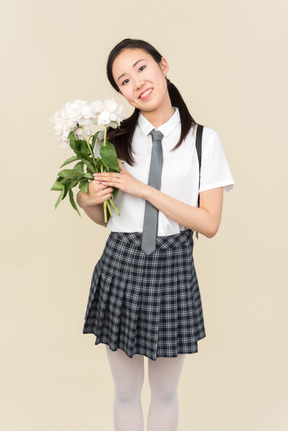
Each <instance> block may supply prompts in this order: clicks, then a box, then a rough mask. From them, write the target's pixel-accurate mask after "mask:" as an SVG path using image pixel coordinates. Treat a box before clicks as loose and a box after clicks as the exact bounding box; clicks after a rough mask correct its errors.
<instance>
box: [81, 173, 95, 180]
mask: <svg viewBox="0 0 288 431" xmlns="http://www.w3.org/2000/svg"><path fill="white" fill-rule="evenodd" d="M83 178H88V180H94V177H93V175H92V174H91V172H87V173H86V174H84V175H83Z"/></svg>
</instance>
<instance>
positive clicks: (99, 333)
mask: <svg viewBox="0 0 288 431" xmlns="http://www.w3.org/2000/svg"><path fill="white" fill-rule="evenodd" d="M141 241H142V234H141V233H123V232H111V234H110V236H109V238H108V240H107V243H106V246H105V249H104V252H103V255H102V257H101V259H100V260H99V262H98V263H97V265H96V267H95V269H94V272H93V276H92V283H91V288H90V292H89V297H88V305H87V310H86V315H85V324H84V328H83V333H84V334H87V333H93V334H95V335H96V341H95V344H99V343H104V344H107V345H108V346H109V347H110V349H111V350H113V351H115V350H117V349H118V348H119V349H121V350H123V351H124V352H125V353H126V354H127V355H128V356H129V357H131V358H132V357H133V355H135V354H141V355H144V356H147V357H148V358H150V359H152V360H156V358H157V357H175V356H177V354H180V353H196V352H197V351H198V346H197V341H198V340H200V339H201V338H204V337H205V336H206V334H205V328H204V319H203V312H202V304H201V296H200V291H199V287H198V281H197V276H196V272H195V268H194V262H193V238H192V232H191V231H190V230H185V231H184V232H181V233H179V234H175V235H170V236H165V237H161V236H160V237H157V240H156V250H155V251H154V252H153V253H152V254H150V255H147V254H146V253H144V252H143V251H142V250H141Z"/></svg>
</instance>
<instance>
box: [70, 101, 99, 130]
mask: <svg viewBox="0 0 288 431" xmlns="http://www.w3.org/2000/svg"><path fill="white" fill-rule="evenodd" d="M63 109H64V111H65V113H66V115H67V117H68V118H69V119H70V120H71V121H72V122H75V123H79V124H80V126H84V125H88V124H89V121H90V119H91V118H93V117H94V114H93V113H92V109H91V107H90V106H89V105H88V102H86V101H85V100H80V99H77V100H74V102H67V103H66V104H65V106H64V108H63Z"/></svg>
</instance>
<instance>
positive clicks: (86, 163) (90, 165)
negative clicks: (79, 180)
mask: <svg viewBox="0 0 288 431" xmlns="http://www.w3.org/2000/svg"><path fill="white" fill-rule="evenodd" d="M90 160H91V159H90ZM90 160H86V159H82V161H83V163H85V165H86V166H87V168H88V169H89V171H90V172H91V173H92V174H93V173H95V172H96V169H95V166H94V164H93V163H92V162H91V161H90Z"/></svg>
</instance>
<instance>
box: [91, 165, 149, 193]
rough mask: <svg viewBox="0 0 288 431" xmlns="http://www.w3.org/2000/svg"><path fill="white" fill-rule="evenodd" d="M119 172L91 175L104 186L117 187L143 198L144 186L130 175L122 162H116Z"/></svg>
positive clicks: (145, 187)
mask: <svg viewBox="0 0 288 431" xmlns="http://www.w3.org/2000/svg"><path fill="white" fill-rule="evenodd" d="M118 163H119V169H120V172H103V173H97V174H93V176H94V179H95V180H97V181H100V182H101V183H102V184H103V185H104V186H107V187H108V186H109V187H117V188H118V189H119V190H121V191H122V192H125V193H129V194H130V195H133V196H137V197H139V198H144V197H145V192H147V188H148V187H149V186H147V185H146V184H144V183H142V182H141V181H139V180H137V179H136V178H135V177H133V175H131V174H130V173H129V172H128V171H127V170H126V169H125V168H124V166H123V164H122V162H121V161H120V160H118Z"/></svg>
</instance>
